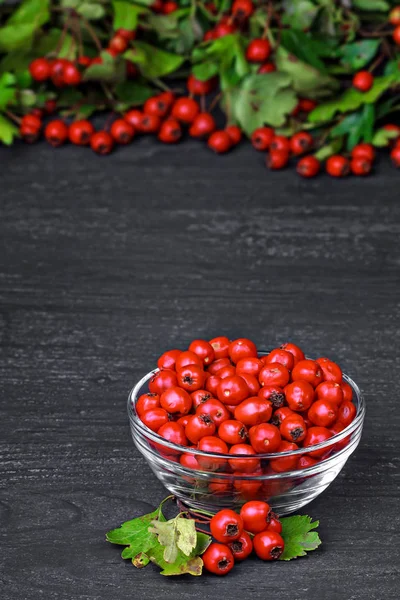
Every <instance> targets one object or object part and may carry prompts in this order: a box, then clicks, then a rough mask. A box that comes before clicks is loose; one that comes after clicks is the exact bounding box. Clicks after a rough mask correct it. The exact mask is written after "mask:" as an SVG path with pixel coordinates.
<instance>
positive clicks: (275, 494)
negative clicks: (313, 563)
mask: <svg viewBox="0 0 400 600" xmlns="http://www.w3.org/2000/svg"><path fill="white" fill-rule="evenodd" d="M263 354H264V353H263ZM157 371H158V369H154V370H153V371H150V373H147V375H145V376H144V377H143V378H142V379H141V380H140V381H139V382H138V383H137V384H136V385H135V387H134V388H133V390H132V391H131V393H130V394H129V399H128V415H129V422H130V427H131V433H132V438H133V441H134V443H135V446H136V447H137V449H138V450H139V452H140V453H141V454H142V455H143V456H144V457H145V459H146V461H147V462H148V464H149V466H150V468H151V470H152V471H153V473H154V474H155V476H156V477H157V478H158V479H159V480H160V481H161V482H162V484H163V485H164V486H165V487H166V488H167V490H168V491H169V492H170V493H171V494H173V495H174V496H175V497H176V498H177V499H179V500H180V501H181V502H182V503H183V504H184V505H186V506H188V507H190V508H195V509H201V510H207V511H209V512H213V513H214V512H217V511H218V510H220V509H221V508H233V509H237V508H240V506H241V505H242V504H244V502H247V501H249V500H264V501H266V502H268V503H269V504H270V505H271V507H272V509H273V510H274V511H275V512H276V513H278V515H286V514H289V513H291V512H294V511H297V510H298V509H299V508H301V507H302V506H305V505H306V504H308V503H309V502H311V501H312V500H314V498H316V497H317V496H319V494H321V492H323V491H324V490H325V489H326V488H327V487H328V486H329V484H330V483H332V481H333V480H334V479H335V477H336V476H337V475H338V474H339V473H340V471H341V470H342V469H343V467H344V465H345V463H346V461H347V459H348V458H349V456H350V455H351V454H352V453H353V452H354V450H355V449H356V448H357V446H358V443H359V441H360V438H361V433H362V428H363V423H364V416H365V402H364V399H363V396H362V394H361V392H360V390H359V388H358V386H357V385H356V384H355V383H354V381H353V380H352V379H350V377H348V376H347V375H343V379H344V380H345V381H347V383H349V385H350V386H351V388H352V390H353V403H354V404H355V406H356V408H357V413H356V417H355V419H354V421H353V422H352V423H351V424H350V425H349V426H348V427H346V428H345V429H344V430H343V431H342V432H340V433H338V434H336V435H334V436H333V437H331V438H330V439H328V440H326V441H325V442H322V443H321V444H317V445H315V446H312V447H309V448H299V449H298V450H295V451H290V452H283V453H282V452H281V453H279V454H277V453H274V454H258V455H257V456H256V458H257V459H259V467H258V468H257V472H256V474H252V471H254V470H255V469H254V467H253V466H252V465H254V456H251V457H249V456H245V455H242V457H241V458H239V459H238V460H240V461H241V467H240V471H241V472H240V473H238V472H237V471H232V469H231V467H230V465H229V462H228V460H232V455H226V454H225V455H224V454H212V453H208V452H202V451H200V450H197V449H195V448H185V447H183V446H178V445H176V444H173V443H171V442H168V441H167V440H165V439H164V438H162V437H161V436H159V435H157V434H156V433H154V432H153V431H151V430H150V429H149V428H148V427H147V426H146V425H144V423H143V422H142V421H141V420H140V418H139V416H138V414H137V412H136V402H137V400H138V398H139V397H140V395H141V394H144V393H146V392H147V391H148V381H149V379H150V378H151V377H152V376H153V375H154V374H155V373H157ZM184 454H192V455H194V456H195V457H196V459H197V461H198V462H199V463H200V465H201V466H200V468H199V469H191V468H188V467H186V466H183V465H182V464H181V463H180V458H181V456H182V455H184ZM304 455H308V456H310V455H311V456H312V457H313V458H316V459H317V460H318V462H317V463H316V464H314V465H313V466H310V467H308V468H304V469H297V468H296V463H297V461H298V459H299V458H300V457H301V456H304ZM283 457H284V458H285V459H286V460H285V461H284V462H285V463H286V464H282V465H281V466H280V468H281V469H282V470H281V472H276V471H273V470H272V469H271V467H270V466H269V464H270V461H271V459H272V460H274V459H276V458H283ZM235 458H236V457H235ZM250 461H253V463H251V462H250ZM281 463H282V461H281ZM274 466H275V469H276V463H275V465H274ZM283 469H290V470H283Z"/></svg>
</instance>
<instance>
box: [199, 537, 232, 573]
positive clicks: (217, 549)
mask: <svg viewBox="0 0 400 600" xmlns="http://www.w3.org/2000/svg"><path fill="white" fill-rule="evenodd" d="M201 558H202V559H203V563H204V567H205V568H206V569H207V571H210V573H214V574H215V575H227V574H228V573H229V571H231V570H232V569H233V566H234V564H235V559H234V558H233V554H232V551H231V550H230V548H228V546H226V545H225V544H216V543H212V544H210V545H209V546H208V548H207V550H206V551H205V552H204V554H203V555H202V557H201Z"/></svg>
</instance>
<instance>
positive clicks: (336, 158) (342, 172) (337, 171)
mask: <svg viewBox="0 0 400 600" xmlns="http://www.w3.org/2000/svg"><path fill="white" fill-rule="evenodd" d="M325 169H326V172H327V173H328V174H329V175H331V176H332V177H346V175H348V174H349V172H350V163H349V161H348V159H347V158H345V157H344V156H342V155H341V154H334V155H333V156H330V157H329V158H328V160H327V161H326V165H325Z"/></svg>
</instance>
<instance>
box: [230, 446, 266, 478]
mask: <svg viewBox="0 0 400 600" xmlns="http://www.w3.org/2000/svg"><path fill="white" fill-rule="evenodd" d="M229 454H230V455H231V456H236V455H238V457H239V456H241V457H243V458H236V457H235V458H230V459H229V460H228V463H229V466H230V467H231V469H233V470H234V471H240V472H241V473H252V472H253V471H255V470H256V469H258V467H259V466H260V461H259V459H258V458H257V456H256V452H255V451H254V449H253V448H252V446H250V444H234V445H233V446H231V448H230V450H229ZM249 457H255V458H249Z"/></svg>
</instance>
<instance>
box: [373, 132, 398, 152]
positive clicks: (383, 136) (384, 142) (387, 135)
mask: <svg viewBox="0 0 400 600" xmlns="http://www.w3.org/2000/svg"><path fill="white" fill-rule="evenodd" d="M398 135H399V134H398V132H397V131H393V130H390V129H384V128H382V129H378V130H377V131H376V132H375V135H374V137H373V138H372V144H373V145H374V146H377V147H378V148H383V147H385V146H389V144H390V142H391V141H392V140H395V139H396V138H397V137H398Z"/></svg>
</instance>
